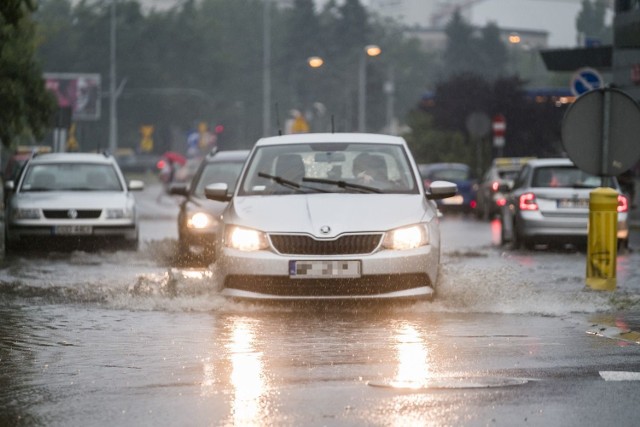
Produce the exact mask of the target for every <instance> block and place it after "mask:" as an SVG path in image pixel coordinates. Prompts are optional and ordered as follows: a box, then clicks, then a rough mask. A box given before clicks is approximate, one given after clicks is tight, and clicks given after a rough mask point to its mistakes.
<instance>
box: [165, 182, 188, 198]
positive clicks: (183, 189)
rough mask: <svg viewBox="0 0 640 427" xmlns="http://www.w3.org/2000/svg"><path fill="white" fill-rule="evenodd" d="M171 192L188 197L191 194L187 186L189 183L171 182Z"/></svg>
mask: <svg viewBox="0 0 640 427" xmlns="http://www.w3.org/2000/svg"><path fill="white" fill-rule="evenodd" d="M169 194H171V195H174V196H184V197H187V196H188V195H189V188H188V187H187V184H182V183H180V184H171V185H170V186H169Z"/></svg>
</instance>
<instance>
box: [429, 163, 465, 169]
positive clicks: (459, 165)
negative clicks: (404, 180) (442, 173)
mask: <svg viewBox="0 0 640 427" xmlns="http://www.w3.org/2000/svg"><path fill="white" fill-rule="evenodd" d="M418 167H420V168H421V169H423V170H431V169H469V165H467V164H465V163H446V162H442V163H422V164H420V165H418Z"/></svg>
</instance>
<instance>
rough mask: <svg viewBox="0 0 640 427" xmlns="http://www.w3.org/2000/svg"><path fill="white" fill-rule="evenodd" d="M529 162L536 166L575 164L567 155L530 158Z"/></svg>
mask: <svg viewBox="0 0 640 427" xmlns="http://www.w3.org/2000/svg"><path fill="white" fill-rule="evenodd" d="M528 164H529V165H531V166H532V167H534V168H537V167H544V166H575V164H574V163H573V162H572V161H571V159H568V158H566V157H557V158H547V159H533V160H529V162H528Z"/></svg>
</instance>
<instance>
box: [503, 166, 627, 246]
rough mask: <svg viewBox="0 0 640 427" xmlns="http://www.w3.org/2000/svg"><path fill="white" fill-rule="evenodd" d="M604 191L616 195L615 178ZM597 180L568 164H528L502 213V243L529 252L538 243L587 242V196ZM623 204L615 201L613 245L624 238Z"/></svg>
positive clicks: (622, 242)
mask: <svg viewBox="0 0 640 427" xmlns="http://www.w3.org/2000/svg"><path fill="white" fill-rule="evenodd" d="M610 180H611V181H610V183H609V184H610V186H611V187H612V188H614V189H615V190H617V191H618V192H620V187H619V185H618V182H617V181H616V178H615V177H612V178H610ZM602 185H603V182H602V179H601V178H600V177H598V176H594V175H591V174H589V173H587V172H584V171H582V170H580V169H578V168H577V166H575V165H574V164H573V162H572V161H571V160H570V159H566V158H555V159H534V160H530V161H529V162H528V163H527V164H526V165H525V166H524V167H523V168H522V170H521V171H520V174H519V175H518V176H517V178H516V180H515V182H514V184H513V188H512V190H511V192H510V193H509V194H508V195H507V203H506V205H505V206H504V207H503V209H502V217H501V221H502V242H503V243H506V242H513V245H514V246H515V247H516V248H519V247H521V246H524V247H525V248H528V249H531V248H533V247H534V246H535V245H536V244H538V243H544V244H556V245H564V244H578V245H580V246H585V245H586V242H587V224H588V222H589V195H590V193H591V191H592V190H593V189H594V188H597V187H601V186H602ZM628 211H629V203H628V200H627V198H626V197H625V196H623V195H622V194H620V195H619V196H618V229H617V233H618V246H620V247H625V246H626V245H627V239H628V238H629V227H628V223H627V216H628Z"/></svg>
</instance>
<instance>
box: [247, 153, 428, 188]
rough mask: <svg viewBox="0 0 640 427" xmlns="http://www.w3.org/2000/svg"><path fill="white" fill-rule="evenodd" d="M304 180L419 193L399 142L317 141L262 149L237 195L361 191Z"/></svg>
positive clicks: (256, 154) (250, 165) (251, 164)
mask: <svg viewBox="0 0 640 427" xmlns="http://www.w3.org/2000/svg"><path fill="white" fill-rule="evenodd" d="M259 173H260V174H263V176H259ZM264 174H267V175H270V176H271V177H278V179H274V178H269V177H266V176H264ZM303 178H306V179H309V178H311V179H321V180H328V181H334V182H343V183H348V184H357V185H364V186H368V187H371V188H375V189H377V190H380V192H382V193H418V191H419V190H418V186H417V184H416V180H415V177H414V175H413V171H412V168H411V166H410V163H409V160H408V157H407V154H406V152H405V150H404V148H403V147H402V146H400V145H391V144H388V145H381V144H366V143H358V144H348V143H323V144H317V143H316V144H287V145H276V146H264V147H259V148H258V149H256V151H255V153H254V155H253V156H252V158H251V160H250V164H249V166H248V168H247V171H246V173H245V176H244V178H243V180H242V184H241V187H240V189H239V191H238V194H239V195H242V196H246V195H264V194H293V193H314V192H323V193H326V192H336V193H339V192H358V191H355V190H354V189H353V188H350V187H349V186H346V187H345V186H341V185H337V184H334V183H332V182H323V183H318V182H311V181H306V180H303ZM280 179H282V180H285V182H284V183H283V182H282V181H281V180H280ZM278 181H280V182H278ZM289 183H295V184H296V185H293V186H292V185H289Z"/></svg>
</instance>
